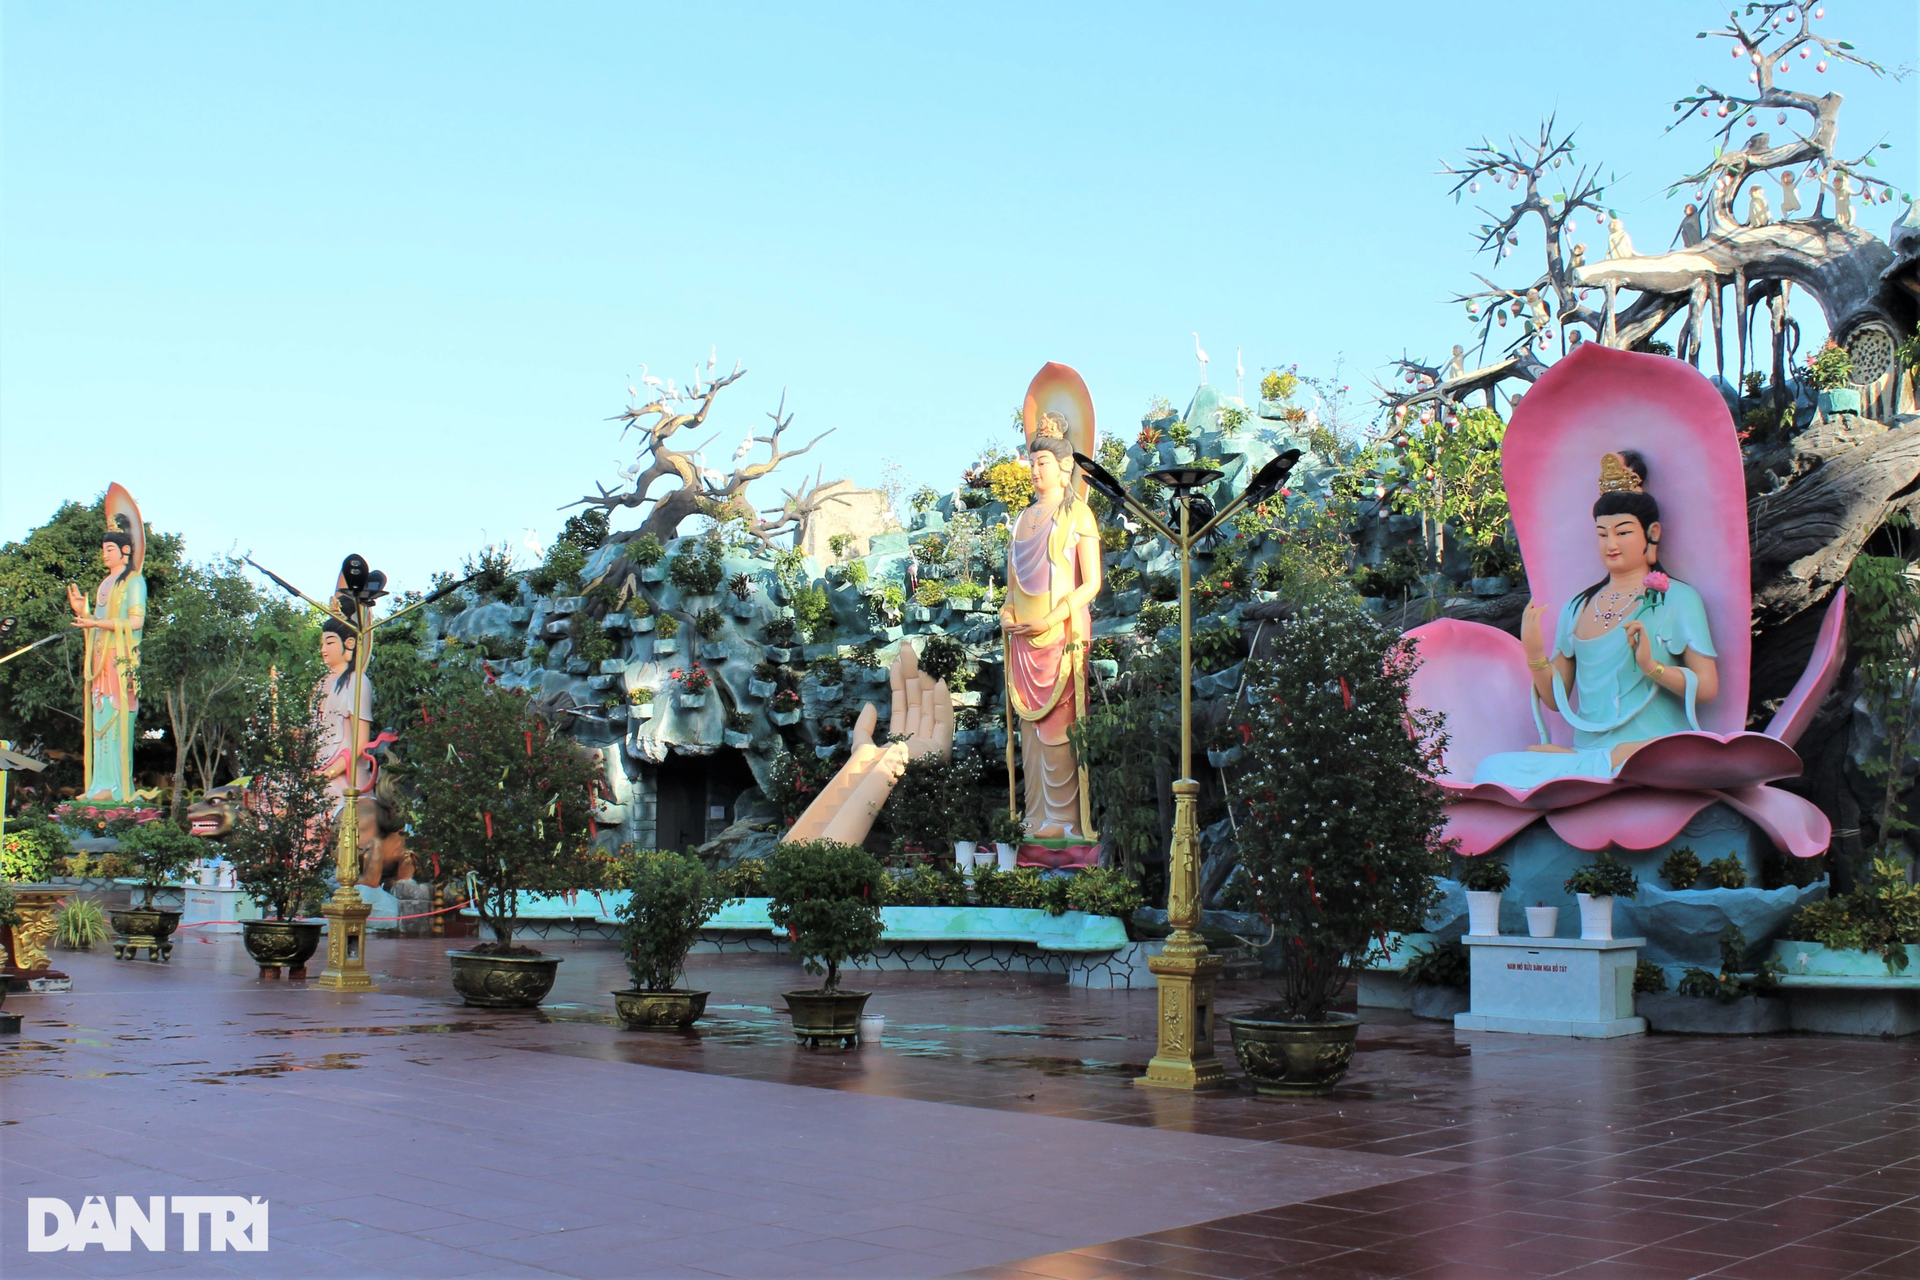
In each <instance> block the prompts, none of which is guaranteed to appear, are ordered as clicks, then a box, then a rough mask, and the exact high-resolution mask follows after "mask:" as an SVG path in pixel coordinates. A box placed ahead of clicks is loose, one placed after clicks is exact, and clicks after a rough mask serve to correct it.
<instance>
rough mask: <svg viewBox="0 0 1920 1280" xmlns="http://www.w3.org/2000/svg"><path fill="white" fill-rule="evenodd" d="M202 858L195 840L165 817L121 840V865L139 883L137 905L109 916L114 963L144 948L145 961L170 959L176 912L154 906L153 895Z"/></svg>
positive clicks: (136, 829) (148, 823)
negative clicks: (145, 953)
mask: <svg viewBox="0 0 1920 1280" xmlns="http://www.w3.org/2000/svg"><path fill="white" fill-rule="evenodd" d="M201 853H202V849H201V846H200V842H199V841H198V840H195V839H194V838H193V837H192V836H190V835H188V834H187V833H186V832H185V831H182V830H181V829H180V828H179V827H176V826H175V825H174V824H173V823H171V822H169V821H167V820H166V819H164V818H155V819H154V820H153V821H151V822H142V823H139V824H138V825H137V826H135V827H133V828H132V829H131V830H129V831H126V832H124V833H123V834H122V835H121V836H120V860H121V862H122V863H123V864H124V865H125V866H126V867H127V868H128V869H129V870H131V871H132V872H133V875H134V878H135V879H136V880H138V881H139V883H140V892H141V902H140V905H139V906H137V907H127V908H124V909H122V910H119V911H115V912H112V913H111V914H110V915H109V917H108V918H109V919H111V920H112V921H113V931H114V933H115V934H116V935H118V936H117V937H115V938H114V940H113V955H114V958H115V959H116V960H127V959H132V958H133V957H134V956H135V955H136V954H137V953H138V952H139V951H140V949H141V948H142V947H144V948H146V951H147V959H149V960H169V959H171V958H172V956H173V943H172V942H171V941H169V939H170V938H171V937H172V935H173V931H174V929H175V928H176V927H178V925H179V924H180V913H179V912H178V911H174V910H172V909H170V908H167V907H156V906H154V905H153V895H154V892H155V891H156V890H158V889H160V888H162V887H164V886H166V885H170V884H174V883H176V882H178V881H179V879H180V877H181V876H182V875H183V874H184V873H185V871H186V869H187V868H188V867H190V866H192V865H193V862H194V859H196V858H198V857H200V856H201Z"/></svg>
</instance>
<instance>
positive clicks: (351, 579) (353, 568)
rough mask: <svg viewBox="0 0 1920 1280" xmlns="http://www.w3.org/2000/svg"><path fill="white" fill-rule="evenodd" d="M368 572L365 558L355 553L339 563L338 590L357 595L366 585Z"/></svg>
mask: <svg viewBox="0 0 1920 1280" xmlns="http://www.w3.org/2000/svg"><path fill="white" fill-rule="evenodd" d="M368 572H369V570H368V568H367V558H366V557H365V556H363V555H361V554H360V553H358V552H355V553H354V554H352V555H350V556H348V557H347V558H346V559H345V560H342V561H341V562H340V585H339V588H338V589H339V590H341V591H351V592H352V593H353V594H355V595H359V594H360V592H361V591H362V590H363V589H365V587H366V585H367V574H368Z"/></svg>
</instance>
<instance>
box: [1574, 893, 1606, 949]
mask: <svg viewBox="0 0 1920 1280" xmlns="http://www.w3.org/2000/svg"><path fill="white" fill-rule="evenodd" d="M1573 896H1574V898H1575V900H1577V901H1578V902H1579V903H1580V936H1581V937H1582V938H1604V939H1610V938H1612V937H1613V895H1612V894H1608V895H1607V896H1606V897H1603V898H1596V897H1594V896H1593V895H1591V894H1586V893H1576V894H1574V895H1573Z"/></svg>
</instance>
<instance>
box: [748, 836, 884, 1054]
mask: <svg viewBox="0 0 1920 1280" xmlns="http://www.w3.org/2000/svg"><path fill="white" fill-rule="evenodd" d="M882 876H883V872H882V871H881V869H880V860H879V859H878V858H875V857H874V856H873V855H872V854H870V853H868V852H867V851H866V850H865V849H860V848H855V847H854V846H852V845H844V844H836V843H834V842H833V841H831V840H809V841H796V842H793V843H783V844H780V845H777V846H776V847H775V848H774V851H773V854H772V856H771V857H769V858H768V859H767V866H766V871H765V872H764V873H763V875H762V883H763V885H764V886H765V888H766V892H767V895H768V896H769V897H770V898H771V899H772V901H771V902H770V903H768V905H767V914H768V916H769V917H771V918H772V920H773V923H774V927H775V928H779V929H785V930H786V931H787V937H788V939H789V940H790V941H791V944H792V950H793V952H794V954H796V955H799V956H800V957H802V958H803V960H804V961H805V965H806V970H807V972H808V973H811V974H820V975H824V976H825V979H826V981H824V982H823V983H822V984H821V985H820V989H819V990H817V991H783V992H781V995H782V996H783V997H784V998H785V999H786V1002H787V1009H788V1011H789V1012H790V1013H791V1014H792V1015H793V1035H794V1038H795V1039H796V1040H798V1041H799V1042H800V1043H801V1044H803V1045H808V1046H814V1045H818V1044H820V1043H822V1042H824V1041H828V1040H838V1041H839V1042H840V1043H841V1045H842V1046H843V1047H847V1048H851V1047H852V1046H853V1045H854V1043H855V1042H856V1041H857V1040H858V1039H859V1035H860V1012H861V1010H863V1009H864V1008H866V1004H867V997H868V996H870V995H872V994H873V993H872V992H870V991H842V990H841V989H840V966H841V965H843V964H845V963H846V962H847V961H849V960H857V959H859V958H860V957H862V956H865V955H867V954H868V953H870V952H871V951H872V950H873V949H874V948H875V947H877V946H879V945H880V906H881V885H882Z"/></svg>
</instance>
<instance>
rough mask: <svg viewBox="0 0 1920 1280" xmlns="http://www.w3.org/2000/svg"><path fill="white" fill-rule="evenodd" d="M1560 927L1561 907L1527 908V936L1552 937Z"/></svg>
mask: <svg viewBox="0 0 1920 1280" xmlns="http://www.w3.org/2000/svg"><path fill="white" fill-rule="evenodd" d="M1559 928H1560V908H1558V907H1528V908H1527V936H1528V937H1529V938H1551V937H1553V935H1554V933H1555V931H1556V930H1558V929H1559Z"/></svg>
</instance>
